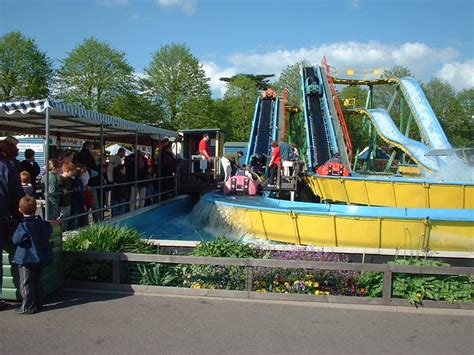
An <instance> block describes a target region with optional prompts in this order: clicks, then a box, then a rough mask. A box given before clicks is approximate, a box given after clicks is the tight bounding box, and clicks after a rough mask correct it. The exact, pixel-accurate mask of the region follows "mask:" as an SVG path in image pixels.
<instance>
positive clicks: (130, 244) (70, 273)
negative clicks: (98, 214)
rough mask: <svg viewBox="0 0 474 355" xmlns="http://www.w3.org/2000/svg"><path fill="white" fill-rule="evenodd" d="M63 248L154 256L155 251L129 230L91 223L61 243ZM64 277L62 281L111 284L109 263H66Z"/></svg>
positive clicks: (80, 261) (76, 261)
mask: <svg viewBox="0 0 474 355" xmlns="http://www.w3.org/2000/svg"><path fill="white" fill-rule="evenodd" d="M63 249H64V250H71V251H73V250H75V251H97V252H111V253H112V252H115V253H119V252H121V253H142V254H151V253H156V248H155V247H154V246H153V245H150V244H149V243H147V242H146V241H145V240H144V239H143V235H142V234H141V233H140V232H138V231H136V230H135V229H132V228H129V227H124V226H116V225H111V224H92V225H90V226H88V227H87V228H84V229H82V230H80V231H79V233H78V234H77V235H75V236H71V237H69V238H67V239H66V240H65V241H64V243H63ZM126 267H128V266H126ZM127 271H128V270H127ZM64 274H65V278H66V279H72V280H77V281H99V282H111V281H112V264H111V262H110V261H87V262H83V261H82V260H77V259H75V260H66V262H65V264H64ZM124 274H125V275H128V274H129V273H128V272H125V273H124Z"/></svg>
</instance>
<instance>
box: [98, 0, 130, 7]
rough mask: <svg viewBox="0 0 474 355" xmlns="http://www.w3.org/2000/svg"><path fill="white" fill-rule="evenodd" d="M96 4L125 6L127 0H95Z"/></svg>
mask: <svg viewBox="0 0 474 355" xmlns="http://www.w3.org/2000/svg"><path fill="white" fill-rule="evenodd" d="M97 4H98V5H102V6H115V5H118V6H127V5H128V0H97Z"/></svg>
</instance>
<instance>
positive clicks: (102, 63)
mask: <svg viewBox="0 0 474 355" xmlns="http://www.w3.org/2000/svg"><path fill="white" fill-rule="evenodd" d="M136 89H137V87H136V80H135V78H134V76H133V68H132V66H131V65H130V64H128V63H127V61H126V59H125V53H124V52H122V51H119V50H116V49H113V48H111V47H110V46H109V45H108V44H107V43H106V42H101V41H99V40H97V39H95V38H87V39H86V40H85V41H84V42H83V43H82V44H80V45H79V46H77V47H76V48H74V49H73V50H72V52H70V53H69V55H68V56H67V58H66V59H64V60H63V61H62V66H61V68H60V69H59V72H58V80H57V91H58V92H59V94H58V95H57V96H58V97H59V98H61V99H63V100H64V101H66V102H69V103H73V104H78V105H81V106H83V107H84V108H87V109H90V110H96V111H100V112H106V113H108V112H109V110H110V109H111V105H112V104H113V102H115V101H116V100H117V98H119V97H122V96H127V95H129V94H130V93H132V92H134V91H136Z"/></svg>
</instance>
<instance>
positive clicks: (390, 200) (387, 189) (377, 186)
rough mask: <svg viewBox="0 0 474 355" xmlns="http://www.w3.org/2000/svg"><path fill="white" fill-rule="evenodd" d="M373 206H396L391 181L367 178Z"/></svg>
mask: <svg viewBox="0 0 474 355" xmlns="http://www.w3.org/2000/svg"><path fill="white" fill-rule="evenodd" d="M366 186H367V192H368V194H369V201H370V205H371V206H395V200H394V195H393V187H392V183H391V182H385V181H370V180H366Z"/></svg>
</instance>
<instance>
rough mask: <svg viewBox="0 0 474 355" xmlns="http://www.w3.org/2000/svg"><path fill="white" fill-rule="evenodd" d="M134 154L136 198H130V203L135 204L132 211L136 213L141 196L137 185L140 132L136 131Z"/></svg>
mask: <svg viewBox="0 0 474 355" xmlns="http://www.w3.org/2000/svg"><path fill="white" fill-rule="evenodd" d="M134 154H135V159H133V160H134V170H135V175H134V176H135V192H134V196H131V198H130V201H131V202H132V203H133V209H132V211H135V208H136V207H137V201H135V200H136V199H137V195H138V196H140V195H139V194H138V183H137V179H138V131H135V151H134ZM138 206H140V203H139V204H138Z"/></svg>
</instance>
